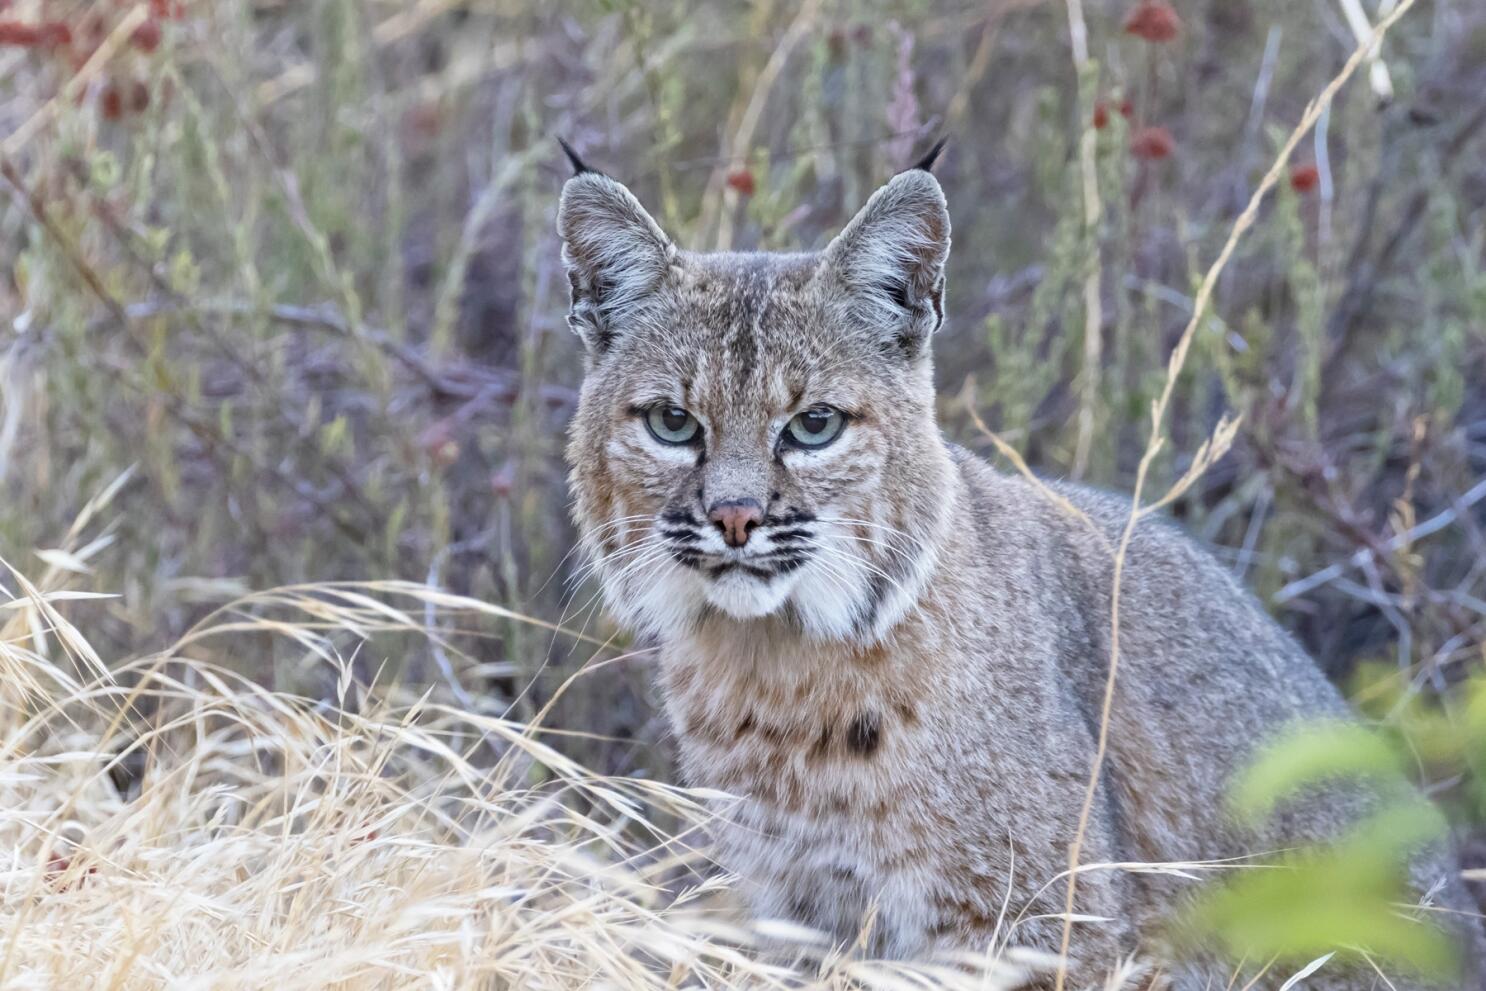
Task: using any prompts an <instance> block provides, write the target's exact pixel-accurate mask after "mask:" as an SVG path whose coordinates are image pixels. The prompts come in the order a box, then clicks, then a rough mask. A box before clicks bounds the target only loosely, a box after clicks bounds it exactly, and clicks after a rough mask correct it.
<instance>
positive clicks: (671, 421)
mask: <svg viewBox="0 0 1486 991" xmlns="http://www.w3.org/2000/svg"><path fill="white" fill-rule="evenodd" d="M645 426H647V427H649V428H650V433H651V435H652V436H654V437H655V439H656V440H658V441H660V442H662V443H664V444H690V443H691V442H692V441H694V440H696V438H697V434H698V433H699V432H700V431H701V429H702V425H701V424H700V423H698V422H697V418H696V417H694V416H692V415H691V414H690V413H688V412H687V411H686V410H684V409H682V408H681V407H680V406H652V407H651V408H650V409H649V410H648V411H646V413H645Z"/></svg>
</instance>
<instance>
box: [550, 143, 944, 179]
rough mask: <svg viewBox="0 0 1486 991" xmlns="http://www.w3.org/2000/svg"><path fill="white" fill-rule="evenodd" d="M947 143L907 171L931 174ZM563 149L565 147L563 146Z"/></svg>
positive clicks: (933, 149)
mask: <svg viewBox="0 0 1486 991" xmlns="http://www.w3.org/2000/svg"><path fill="white" fill-rule="evenodd" d="M948 143H949V135H945V136H944V137H942V138H940V139H939V140H938V141H936V142H934V147H932V148H930V149H929V153H928V154H927V155H925V156H924V157H923V158H920V159H919V160H918V161H917V162H914V163H913V165H911V166H910V167H909V169H908V171H910V172H912V171H913V170H914V169H918V170H920V171H923V172H928V173H930V174H932V173H933V171H934V163H935V162H936V161H938V160H939V153H940V152H941V151H943V150H944V146H945V145H947V144H948ZM564 147H566V145H564Z"/></svg>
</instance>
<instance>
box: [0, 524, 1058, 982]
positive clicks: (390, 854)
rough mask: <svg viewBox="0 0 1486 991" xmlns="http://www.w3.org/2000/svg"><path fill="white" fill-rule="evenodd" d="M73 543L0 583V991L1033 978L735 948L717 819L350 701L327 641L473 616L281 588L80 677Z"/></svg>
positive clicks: (404, 707) (418, 703)
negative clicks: (30, 573)
mask: <svg viewBox="0 0 1486 991" xmlns="http://www.w3.org/2000/svg"><path fill="white" fill-rule="evenodd" d="M97 508H98V506H97V505H95V506H93V507H90V514H91V512H92V511H93V510H96V509H97ZM88 529H89V528H88V527H86V526H79V527H76V528H74V531H73V533H72V534H70V535H69V539H68V541H67V542H66V543H65V544H64V546H63V547H61V548H58V549H55V550H53V551H51V552H49V553H48V554H47V558H48V559H49V560H50V561H51V562H52V564H51V565H49V566H48V568H47V569H46V570H45V573H44V574H42V575H41V577H40V578H39V579H38V580H37V581H35V582H32V581H28V580H27V579H26V578H24V577H23V576H22V575H21V573H20V572H19V571H17V570H14V569H13V568H12V567H10V566H9V565H7V568H8V570H9V574H8V577H7V578H6V580H5V581H4V582H3V586H4V588H5V599H6V600H8V601H5V602H4V603H3V605H0V608H3V615H4V617H5V625H4V627H3V630H0V686H3V688H0V692H3V702H4V705H3V708H0V733H3V744H0V809H3V812H0V844H3V849H4V850H5V852H6V864H5V867H4V871H5V873H4V896H3V907H0V986H3V987H5V988H33V987H34V988H51V987H83V986H95V987H109V988H145V987H148V988H155V987H191V988H205V987H210V988H239V987H240V988H263V987H275V988H329V987H336V988H384V987H439V988H445V987H447V988H454V987H507V986H512V987H523V988H586V987H617V988H651V987H656V988H660V987H676V986H679V985H681V984H686V985H687V986H707V987H729V988H733V987H819V988H837V987H862V988H904V987H927V986H933V987H967V988H968V987H976V988H998V987H1005V986H1009V984H1010V983H1011V982H1012V981H1013V980H1014V979H1015V978H1016V977H1017V975H1019V974H1021V973H1024V972H1025V966H1024V965H1028V964H1030V963H1041V964H1043V965H1046V964H1047V963H1048V962H1047V961H1036V960H1035V958H1032V957H1029V956H1027V955H1025V954H1018V953H1016V952H1014V951H1012V952H1003V953H999V954H997V956H996V957H994V958H967V959H965V960H962V961H958V962H957V964H958V965H956V966H951V965H950V964H940V965H929V964H924V965H907V964H898V963H885V962H874V961H870V960H864V959H862V958H861V957H860V954H857V953H855V952H854V950H853V948H851V947H845V948H842V947H831V946H828V945H826V944H825V943H823V942H820V941H818V940H817V939H815V938H814V937H813V936H812V934H809V933H807V932H804V931H801V930H798V929H792V928H790V927H787V926H785V925H783V924H778V923H770V922H768V921H767V920H764V921H760V922H757V923H745V922H743V921H741V919H740V916H739V915H738V914H737V913H736V912H735V911H734V910H733V908H732V905H733V899H732V898H731V892H730V879H729V878H727V877H725V876H722V875H719V874H717V873H716V872H715V871H713V870H710V869H709V865H708V864H707V861H706V858H705V854H704V852H703V851H702V847H703V846H704V842H703V839H704V833H705V827H706V823H707V821H708V818H709V812H708V811H707V808H706V807H705V806H704V801H705V800H706V799H709V798H711V799H714V800H720V801H722V803H723V805H724V806H725V804H726V803H725V800H721V799H719V796H716V795H708V794H703V793H700V792H697V791H688V790H685V789H680V788H675V787H671V786H668V785H663V784H658V783H654V782H651V781H646V780H644V779H641V778H634V777H604V776H600V775H596V774H594V773H591V772H589V771H588V770H586V769H584V768H583V767H581V766H579V765H578V764H576V763H574V762H573V761H571V760H569V759H567V758H565V757H563V756H562V755H561V754H560V753H559V752H558V751H557V750H555V749H553V748H552V747H550V746H548V745H547V744H546V743H545V742H543V739H542V734H541V733H540V732H538V731H537V730H535V729H534V728H533V727H531V726H523V725H519V724H517V723H515V722H512V721H509V720H507V719H504V718H501V717H499V716H498V715H483V714H480V713H474V712H468V711H463V710H460V709H458V708H455V707H453V706H451V705H447V704H444V703H442V702H440V701H439V700H438V698H437V697H436V696H433V695H432V694H431V693H426V694H424V695H422V696H412V695H405V694H396V693H394V694H392V695H390V696H370V695H368V694H367V691H366V689H365V687H364V686H361V685H358V684H356V683H355V680H354V677H353V674H352V669H351V666H350V664H349V663H348V650H347V645H348V644H353V645H355V646H354V648H353V649H355V650H362V651H372V650H375V649H376V645H377V643H378V642H379V638H380V637H381V636H382V635H386V634H408V633H413V632H420V631H421V630H422V626H421V624H420V619H419V618H415V617H420V618H421V617H423V616H424V615H425V611H426V609H427V608H430V607H431V608H432V609H434V610H435V613H436V614H437V616H438V618H439V620H440V623H441V625H443V626H444V627H457V626H458V624H459V623H460V621H461V618H462V617H464V618H467V617H468V616H469V615H470V614H471V613H475V612H481V611H493V612H498V613H503V612H504V610H499V609H497V608H496V607H492V606H487V605H483V604H481V603H478V602H475V601H473V600H468V599H460V598H458V597H455V596H450V595H447V594H445V593H441V592H437V591H435V590H433V589H429V588H426V587H423V586H418V585H413V584H408V583H395V582H376V583H363V584H354V585H353V584H345V583H342V584H326V585H319V586H299V587H295V588H288V589H280V590H276V591H273V592H268V593H261V594H255V595H250V596H247V597H244V598H241V599H238V600H235V601H233V602H232V603H230V604H228V605H226V606H223V607H222V608H220V609H218V610H215V611H214V612H213V613H212V614H211V615H210V616H209V617H208V618H207V619H206V620H204V621H203V622H201V623H198V624H197V625H196V626H195V627H194V628H193V629H192V630H191V632H190V633H188V634H187V635H186V636H185V637H183V638H182V639H181V640H180V641H178V642H177V643H176V644H174V645H172V646H171V647H170V648H169V649H167V650H164V651H161V652H159V653H157V654H153V655H150V656H145V657H140V658H135V659H129V660H123V661H122V662H117V663H116V662H115V659H112V658H102V657H99V656H98V655H97V654H96V653H95V652H94V651H93V650H92V648H91V647H89V646H88V641H87V637H86V634H85V632H84V630H85V629H86V626H87V625H88V622H89V621H90V620H92V619H95V618H97V617H98V615H99V613H100V611H102V610H103V609H105V608H106V607H107V602H106V601H101V600H94V601H88V599H90V598H92V597H90V596H87V595H86V594H84V593H79V592H75V591H72V590H70V589H69V587H68V579H69V578H70V577H73V576H75V574H76V573H77V571H78V570H79V569H85V568H87V567H88V566H89V564H88V562H89V560H90V559H92V558H93V557H94V556H95V555H97V554H99V553H102V552H104V549H105V548H106V545H107V540H106V539H104V540H88V539H86V537H85V534H86V533H87V530H88ZM74 619H75V621H76V625H74ZM255 636H272V637H275V638H278V639H281V640H283V641H284V642H285V643H287V644H292V645H293V647H294V648H295V650H296V651H297V652H298V653H299V654H300V655H301V659H302V661H303V662H304V663H307V664H323V665H328V666H330V667H332V668H333V669H334V670H335V671H336V674H337V692H336V700H335V703H334V704H328V703H326V702H318V703H317V702H313V701H311V700H308V699H305V698H301V697H297V696H294V695H290V694H284V693H279V692H273V691H269V690H267V689H265V688H264V687H263V686H261V685H259V684H256V683H255V682H253V681H252V680H249V679H247V678H245V677H242V676H240V675H237V674H235V673H233V672H232V671H230V670H228V669H227V668H226V667H225V666H224V665H223V664H221V663H219V662H218V661H217V660H214V658H219V657H223V656H230V655H231V652H232V649H233V645H234V643H235V642H240V641H242V640H243V639H245V638H251V637H255ZM714 807H716V806H715V805H714Z"/></svg>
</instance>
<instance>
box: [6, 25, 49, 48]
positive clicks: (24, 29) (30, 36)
mask: <svg viewBox="0 0 1486 991" xmlns="http://www.w3.org/2000/svg"><path fill="white" fill-rule="evenodd" d="M40 43H41V35H40V32H38V31H37V30H36V28H35V27H33V26H32V25H30V24H22V23H21V22H20V21H0V45H15V46H16V47H17V48H35V47H36V46H37V45H38V44H40Z"/></svg>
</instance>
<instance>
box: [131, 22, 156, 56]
mask: <svg viewBox="0 0 1486 991" xmlns="http://www.w3.org/2000/svg"><path fill="white" fill-rule="evenodd" d="M130 40H131V41H132V42H133V43H134V47H135V48H138V49H139V50H140V51H142V52H153V51H154V50H155V49H157V48H159V47H160V22H159V21H157V20H154V19H153V18H151V19H150V20H148V21H145V22H144V23H143V24H141V25H140V26H139V27H137V28H135V29H134V37H133V38H131V39H130Z"/></svg>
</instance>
